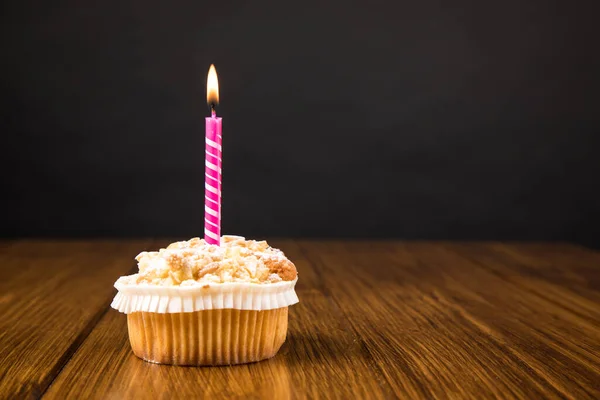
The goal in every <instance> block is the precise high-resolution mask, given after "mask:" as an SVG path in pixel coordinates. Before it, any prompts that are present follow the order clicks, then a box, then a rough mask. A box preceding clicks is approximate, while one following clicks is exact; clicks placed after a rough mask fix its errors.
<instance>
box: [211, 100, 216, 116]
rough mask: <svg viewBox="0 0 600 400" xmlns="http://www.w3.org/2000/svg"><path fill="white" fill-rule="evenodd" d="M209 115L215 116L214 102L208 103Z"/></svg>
mask: <svg viewBox="0 0 600 400" xmlns="http://www.w3.org/2000/svg"><path fill="white" fill-rule="evenodd" d="M210 115H211V117H213V118H214V117H216V116H217V111H216V110H215V103H210Z"/></svg>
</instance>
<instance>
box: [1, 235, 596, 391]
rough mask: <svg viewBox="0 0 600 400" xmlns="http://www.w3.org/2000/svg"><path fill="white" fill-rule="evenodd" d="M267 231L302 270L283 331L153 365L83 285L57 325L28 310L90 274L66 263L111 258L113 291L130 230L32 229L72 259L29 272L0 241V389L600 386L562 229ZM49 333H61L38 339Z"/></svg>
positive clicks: (588, 264)
mask: <svg viewBox="0 0 600 400" xmlns="http://www.w3.org/2000/svg"><path fill="white" fill-rule="evenodd" d="M271 244H272V245H274V246H276V247H280V248H282V249H283V250H284V251H285V252H286V254H287V255H288V256H289V257H290V258H291V259H292V260H293V261H294V262H295V263H296V265H297V267H298V270H299V274H300V280H299V284H298V286H297V289H298V295H299V297H300V303H299V304H298V305H295V306H292V307H291V308H290V319H289V324H290V325H289V333H288V339H287V341H286V343H285V344H284V345H283V347H282V349H281V350H280V352H279V354H278V355H277V356H276V357H274V358H273V359H270V360H267V361H263V362H259V363H254V364H248V365H241V366H233V367H213V368H189V367H172V366H161V365H154V364H149V363H146V362H144V361H142V360H140V359H138V358H137V357H135V356H134V355H133V354H132V352H131V348H130V346H129V343H128V336H127V322H126V317H125V316H124V315H122V314H119V313H118V312H116V311H115V310H112V309H110V310H108V311H106V309H107V303H108V300H106V296H104V297H103V296H95V295H91V296H89V297H90V298H89V299H88V298H84V296H80V297H79V298H78V299H79V303H80V304H79V307H78V308H77V310H79V313H80V314H79V315H78V318H77V319H76V320H77V321H79V323H78V324H75V323H69V324H67V326H66V327H65V323H64V320H61V319H60V318H61V317H60V316H58V324H57V323H55V322H53V321H52V319H53V318H52V317H51V318H48V317H46V316H45V314H44V313H43V312H40V311H38V309H42V310H48V311H47V312H48V313H52V312H53V311H52V310H54V307H52V306H51V305H52V304H54V300H53V301H50V300H49V299H48V298H47V297H44V296H42V295H40V294H39V293H50V292H51V293H55V292H58V293H62V291H61V289H60V288H61V285H67V284H69V285H70V284H73V282H72V281H75V282H77V284H78V285H79V286H82V287H83V286H85V284H89V282H88V280H90V277H88V276H87V275H86V274H80V273H78V272H77V269H78V268H77V267H76V266H78V265H79V266H80V265H85V264H90V263H91V264H94V263H95V264H94V265H99V261H98V260H101V259H103V260H105V261H104V262H103V264H109V265H113V267H105V268H103V269H100V268H99V269H98V271H97V273H96V275H94V276H93V280H94V281H95V283H93V284H92V287H94V288H96V289H95V290H96V291H98V293H99V291H100V288H101V285H107V286H108V288H107V290H106V292H103V293H111V294H112V291H111V284H112V282H113V281H114V280H115V278H116V277H117V276H118V275H120V274H121V273H122V272H120V270H121V269H122V267H123V266H126V267H127V268H129V267H131V266H132V264H131V257H132V255H135V254H136V253H137V251H139V250H142V249H143V248H142V247H141V245H140V244H139V243H128V242H123V243H121V244H118V243H116V242H115V243H112V244H110V245H109V246H116V247H113V250H112V251H109V250H108V249H106V248H104V250H102V251H100V249H99V250H98V253H96V252H94V251H92V254H88V251H89V247H86V246H85V245H84V244H80V246H82V247H81V248H80V249H79V250H78V251H75V252H70V254H68V255H67V254H63V253H62V252H63V251H65V250H66V249H65V248H62V249H56V248H55V246H54V245H46V244H44V243H37V245H38V246H40V247H39V249H38V250H36V251H33V252H32V254H43V256H42V258H44V259H48V258H52V257H56V258H57V259H63V258H65V259H67V258H68V259H69V260H71V261H70V262H67V263H65V262H64V261H63V262H60V263H56V265H62V264H66V265H67V266H65V267H61V268H59V269H57V270H55V271H53V272H52V271H49V272H47V273H46V274H45V275H43V277H44V279H43V280H38V279H33V278H31V272H27V271H29V270H30V268H33V267H31V266H32V265H34V264H36V261H35V260H36V256H35V255H32V256H29V255H28V254H27V253H26V252H24V249H25V248H27V246H25V245H24V244H23V243H21V242H12V243H10V244H9V245H6V246H4V247H2V246H0V254H2V257H3V258H2V261H3V268H2V274H3V275H2V282H3V283H6V282H12V283H11V284H10V286H11V287H12V289H11V290H10V291H4V290H3V291H2V296H3V297H2V298H6V299H8V300H4V301H0V307H4V308H2V311H3V317H4V314H6V315H7V317H8V318H3V320H2V322H1V323H2V324H3V325H2V328H3V329H2V331H1V333H0V342H1V344H2V345H3V349H2V350H3V351H5V352H6V350H4V347H5V344H10V345H11V346H17V347H16V349H17V350H13V349H11V350H13V351H12V352H9V353H7V354H9V356H10V357H11V360H12V362H13V363H15V362H16V363H17V364H15V365H13V366H10V365H9V363H4V362H3V361H0V362H2V364H1V365H2V366H3V368H6V367H7V366H10V368H11V369H10V370H9V372H10V375H7V374H6V373H5V372H6V371H8V370H5V369H3V370H2V372H1V373H2V375H0V376H10V379H8V380H7V379H3V380H1V381H0V398H10V397H13V396H12V395H13V394H14V393H20V394H23V393H26V394H33V395H36V396H37V395H40V394H41V393H44V387H45V386H48V383H49V382H50V380H52V379H54V380H53V381H52V382H51V384H50V385H49V386H48V389H47V391H46V392H45V393H44V397H47V398H52V399H54V398H57V399H63V398H203V397H211V398H277V399H287V398H310V399H313V398H344V399H346V398H434V399H463V398H473V399H482V398H498V399H511V398H515V399H531V398H557V399H558V398H560V399H564V398H567V399H595V398H600V285H599V283H600V254H599V253H597V252H594V251H591V250H588V249H585V248H582V247H579V246H574V245H570V244H564V243H552V244H547V243H546V244H544V243H491V242H490V243H451V242H438V243H425V242H397V241H373V242H366V241H273V242H272V243H271ZM119 246H120V247H119ZM136 246H138V247H136ZM117 247H118V248H119V249H120V250H117ZM132 247H134V248H135V249H133V250H130V249H131V248H132ZM19 249H21V250H19ZM100 253H102V254H100ZM107 253H110V254H107ZM111 257H112V258H111ZM109 260H112V264H111V261H109ZM6 265H9V266H11V268H8V269H7V268H6ZM68 265H71V266H70V267H69V266H68ZM14 267H19V268H17V269H18V270H21V271H18V270H15V268H14ZM127 268H125V269H127ZM28 277H29V278H28ZM46 280H48V281H49V282H48V283H42V281H44V282H45V281H46ZM59 281H60V284H59V283H58V282H59ZM31 286H34V287H36V288H37V289H36V292H38V291H39V293H38V295H37V296H35V299H36V300H37V302H35V301H33V300H32V299H31V298H24V299H21V300H19V301H20V303H19V304H20V306H19V307H18V308H16V307H14V306H13V301H12V300H13V299H14V298H17V297H20V296H22V295H24V296H27V293H28V292H27V290H26V289H25V288H27V287H31ZM38 286H39V287H38ZM0 288H4V286H0ZM6 296H8V297H6ZM63 297H64V296H63ZM101 298H102V300H101ZM63 308H64V309H63ZM59 309H60V312H59V313H58V314H57V315H62V314H64V313H65V312H73V306H64V305H63V306H60V307H59ZM24 310H27V311H24ZM50 315H52V314H50ZM25 316H26V317H25ZM83 317H85V318H83ZM20 318H26V319H27V321H28V322H27V323H26V324H28V326H30V327H31V326H34V325H35V326H36V328H37V327H38V326H41V327H42V328H40V329H38V330H39V332H37V333H36V334H35V335H36V336H35V340H41V341H40V343H39V344H36V345H33V344H31V340H28V339H26V338H29V337H30V336H28V335H31V331H33V329H30V330H27V329H25V328H23V326H24V325H20V323H19V321H18V320H19V319H20ZM86 318H87V319H86ZM98 319H99V322H98V323H97V325H95V327H94V328H93V329H92V326H93V324H94V323H95V322H96V320H98ZM60 321H63V323H62V325H61V324H60ZM81 321H83V322H81ZM85 321H87V322H85ZM57 325H58V326H57ZM15 327H16V328H17V329H15ZM60 329H66V330H67V335H65V338H64V343H66V344H63V338H61V339H60V340H59V339H58V338H56V332H57V331H59V330H60ZM90 330H91V332H90ZM78 332H79V333H78ZM88 333H89V334H88ZM78 335H79V336H78ZM78 337H79V339H77V338H78ZM24 339H25V340H24ZM67 339H68V340H67ZM21 342H25V344H24V345H21V344H20V343H21ZM56 343H59V344H62V347H60V346H59V348H54V349H50V348H48V347H52V346H55V345H56ZM69 343H70V344H69ZM79 344H80V345H79ZM18 346H21V347H18ZM3 354H4V353H3ZM19 355H20V356H21V357H22V358H23V359H27V360H28V361H27V363H29V365H30V364H31V363H32V360H34V359H39V362H37V363H36V365H37V367H36V368H33V369H32V368H30V367H28V366H27V365H28V364H27V363H25V362H23V363H19V361H18V358H19ZM63 365H64V367H62V366H63ZM60 367H62V370H60V373H58V370H57V369H60ZM32 371H33V372H35V374H33V372H32ZM34 377H37V378H35V379H37V380H35V379H34ZM29 382H36V383H35V385H37V386H32V385H31V384H30V383H29ZM32 388H33V389H34V390H32Z"/></svg>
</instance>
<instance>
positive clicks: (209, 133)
mask: <svg viewBox="0 0 600 400" xmlns="http://www.w3.org/2000/svg"><path fill="white" fill-rule="evenodd" d="M206 100H207V102H208V104H209V105H210V108H211V116H210V117H206V155H205V169H204V240H206V242H207V243H209V244H216V245H217V246H218V245H220V243H221V163H222V157H221V154H222V143H223V136H222V118H219V117H217V114H216V112H215V104H217V103H218V102H219V83H218V80H217V71H216V70H215V66H214V65H211V66H210V69H209V71H208V79H207V82H206Z"/></svg>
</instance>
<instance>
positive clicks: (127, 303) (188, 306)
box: [111, 277, 298, 314]
mask: <svg viewBox="0 0 600 400" xmlns="http://www.w3.org/2000/svg"><path fill="white" fill-rule="evenodd" d="M129 280H130V279H129V278H128V277H121V278H119V280H117V282H116V283H115V287H116V288H117V290H118V291H119V292H118V293H117V295H116V296H115V298H114V299H113V301H112V304H111V307H112V308H114V309H116V310H118V311H120V312H122V313H125V314H129V313H133V312H139V311H144V312H154V313H160V314H165V313H182V312H194V311H202V310H219V309H227V308H231V309H236V310H256V311H261V310H272V309H275V308H281V307H288V306H290V305H292V304H296V303H297V302H298V296H297V295H296V292H295V291H294V286H295V285H296V282H297V281H298V278H296V279H295V280H293V281H283V282H277V283H266V284H257V283H241V282H231V283H211V284H210V285H208V286H205V287H203V286H200V285H198V286H157V285H149V284H131V283H129Z"/></svg>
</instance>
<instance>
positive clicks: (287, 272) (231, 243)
mask: <svg viewBox="0 0 600 400" xmlns="http://www.w3.org/2000/svg"><path fill="white" fill-rule="evenodd" d="M135 259H136V260H137V261H138V268H139V273H138V274H136V275H132V278H133V277H135V282H136V283H150V284H154V285H164V286H173V285H180V286H191V285H198V284H200V285H202V286H206V285H209V284H211V283H225V282H246V283H275V282H281V281H292V280H294V279H296V277H297V275H298V274H297V271H296V267H295V266H294V264H293V263H292V262H291V261H290V260H288V259H287V257H286V256H285V255H284V254H283V252H282V251H281V250H278V249H274V248H272V247H270V246H269V245H268V244H267V242H265V241H255V240H246V239H245V238H243V237H241V236H223V237H222V238H221V246H215V245H210V244H207V243H206V242H205V241H204V239H199V238H193V239H190V240H187V241H182V242H175V243H171V244H170V245H169V246H168V247H167V248H166V249H160V250H159V251H143V252H141V253H140V254H139V255H138V256H137V257H136V258H135ZM132 283H133V282H132Z"/></svg>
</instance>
